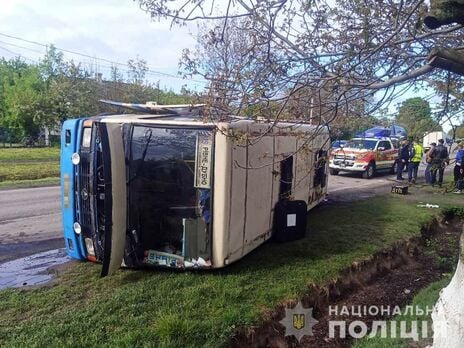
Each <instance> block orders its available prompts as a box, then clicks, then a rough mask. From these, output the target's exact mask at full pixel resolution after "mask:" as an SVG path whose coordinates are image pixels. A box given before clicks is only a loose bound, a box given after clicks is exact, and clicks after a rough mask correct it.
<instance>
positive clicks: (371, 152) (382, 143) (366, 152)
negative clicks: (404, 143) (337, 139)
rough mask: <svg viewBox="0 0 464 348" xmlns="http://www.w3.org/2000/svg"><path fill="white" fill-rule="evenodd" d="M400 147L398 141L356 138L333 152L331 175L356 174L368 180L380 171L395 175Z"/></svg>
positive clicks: (330, 167) (330, 162)
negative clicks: (340, 173) (387, 171)
mask: <svg viewBox="0 0 464 348" xmlns="http://www.w3.org/2000/svg"><path fill="white" fill-rule="evenodd" d="M398 147H399V141H398V140H397V139H392V138H385V137H372V138H354V139H352V140H350V141H348V142H347V143H346V144H345V145H344V146H343V147H341V148H338V149H334V150H332V151H331V153H330V156H329V170H330V174H332V175H338V173H339V172H354V173H360V174H362V176H363V178H366V179H370V178H372V177H373V176H374V175H375V173H376V171H379V170H389V171H390V172H391V173H393V174H394V173H396V171H397V169H398Z"/></svg>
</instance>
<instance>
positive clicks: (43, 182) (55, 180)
mask: <svg viewBox="0 0 464 348" xmlns="http://www.w3.org/2000/svg"><path fill="white" fill-rule="evenodd" d="M59 184H60V178H59V177H51V178H41V179H36V180H7V181H2V182H0V190H1V189H13V188H28V187H41V186H52V185H59Z"/></svg>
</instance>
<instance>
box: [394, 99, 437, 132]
mask: <svg viewBox="0 0 464 348" xmlns="http://www.w3.org/2000/svg"><path fill="white" fill-rule="evenodd" d="M396 122H397V123H398V124H399V125H401V126H403V127H404V128H406V130H407V131H408V135H409V136H410V137H412V138H414V139H416V140H419V139H422V138H423V137H424V134H425V133H429V132H432V131H438V130H441V126H440V125H439V124H438V122H437V121H435V120H434V119H433V118H432V111H431V109H430V105H429V102H428V101H426V100H424V99H422V98H420V97H416V98H410V99H407V100H405V101H404V102H403V103H402V104H401V106H400V107H399V109H398V115H397V116H396Z"/></svg>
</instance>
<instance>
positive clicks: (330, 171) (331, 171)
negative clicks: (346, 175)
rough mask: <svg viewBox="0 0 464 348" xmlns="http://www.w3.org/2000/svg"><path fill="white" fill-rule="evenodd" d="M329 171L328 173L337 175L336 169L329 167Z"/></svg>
mask: <svg viewBox="0 0 464 348" xmlns="http://www.w3.org/2000/svg"><path fill="white" fill-rule="evenodd" d="M329 173H330V175H338V173H339V172H338V170H336V169H333V168H329Z"/></svg>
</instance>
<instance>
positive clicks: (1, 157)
mask: <svg viewBox="0 0 464 348" xmlns="http://www.w3.org/2000/svg"><path fill="white" fill-rule="evenodd" d="M59 158H60V149H59V148H0V188H11V187H30V186H40V185H43V184H44V181H50V179H49V178H57V179H58V178H59V176H60V163H59ZM57 182H58V181H57V180H55V181H54V183H57Z"/></svg>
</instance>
